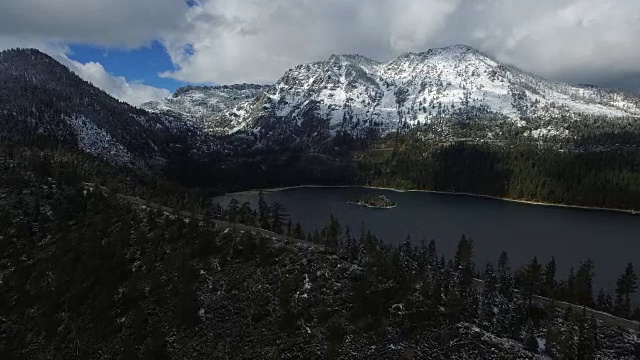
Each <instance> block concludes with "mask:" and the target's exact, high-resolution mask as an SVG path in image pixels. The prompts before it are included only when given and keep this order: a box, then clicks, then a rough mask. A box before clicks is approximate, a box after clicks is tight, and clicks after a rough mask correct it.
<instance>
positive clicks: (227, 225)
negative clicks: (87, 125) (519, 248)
mask: <svg viewBox="0 0 640 360" xmlns="http://www.w3.org/2000/svg"><path fill="white" fill-rule="evenodd" d="M83 185H84V186H85V187H86V188H88V189H91V190H95V189H96V185H95V184H91V183H83ZM99 188H100V189H101V190H102V191H107V190H108V189H106V188H104V187H101V186H100V187H99ZM115 196H116V197H117V198H118V199H121V200H123V201H126V202H128V203H131V204H135V205H138V206H146V207H149V208H151V209H156V210H160V211H163V212H165V213H167V214H171V215H177V216H180V217H182V218H184V219H194V218H195V219H198V220H201V221H208V222H211V223H213V224H215V225H216V226H218V227H220V228H223V229H231V230H234V231H240V232H242V231H245V232H253V233H257V234H261V235H264V236H267V237H271V238H273V239H278V240H281V241H283V242H296V243H298V244H301V245H305V246H311V247H314V248H317V249H324V246H323V245H320V244H316V243H312V242H309V241H306V240H303V239H295V238H292V237H290V236H286V235H282V234H277V233H275V232H273V231H269V230H264V229H261V228H258V227H254V226H248V225H244V224H238V223H233V222H230V221H224V220H218V219H213V218H210V217H205V216H203V215H201V214H194V213H192V212H189V211H184V210H176V209H174V208H171V207H168V206H164V205H161V204H157V203H154V202H150V201H147V200H144V199H141V198H139V197H135V196H129V195H124V194H119V193H116V194H115ZM474 286H475V287H478V288H483V287H484V281H483V280H480V279H474ZM532 303H534V304H536V305H538V306H541V307H546V306H553V307H557V308H560V309H571V310H572V311H573V312H575V313H584V314H585V315H586V316H593V317H594V318H595V319H596V320H598V321H601V322H602V323H603V324H605V325H607V326H614V327H621V328H623V329H627V330H634V331H639V330H640V323H639V322H637V321H634V320H629V319H624V318H620V317H617V316H614V315H611V314H608V313H604V312H601V311H597V310H593V309H590V308H588V307H585V306H583V305H576V304H570V303H566V302H562V301H558V300H554V299H550V298H545V297H542V296H537V295H536V296H533V297H532Z"/></svg>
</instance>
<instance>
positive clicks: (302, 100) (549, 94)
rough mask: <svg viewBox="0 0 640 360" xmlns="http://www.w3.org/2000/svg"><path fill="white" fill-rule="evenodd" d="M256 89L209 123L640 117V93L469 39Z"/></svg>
mask: <svg viewBox="0 0 640 360" xmlns="http://www.w3.org/2000/svg"><path fill="white" fill-rule="evenodd" d="M203 89H205V88H203ZM252 95H255V96H248V97H246V98H244V99H242V100H240V101H238V102H237V103H235V104H234V105H235V106H233V107H231V108H230V109H226V110H223V113H222V114H221V113H207V114H206V116H203V118H205V119H216V120H217V119H220V118H226V119H233V120H232V121H231V123H232V124H233V126H226V127H222V128H216V125H215V124H213V123H209V124H208V125H204V126H203V128H205V129H207V131H212V132H218V133H220V132H221V133H233V132H236V131H239V130H243V129H244V130H252V129H259V128H260V127H261V125H260V123H261V122H264V121H265V118H268V122H273V121H274V120H277V119H280V120H281V121H284V122H285V123H286V122H288V123H289V124H291V126H296V125H297V124H299V123H300V122H301V121H302V120H303V119H302V117H303V116H302V114H306V115H305V116H309V115H310V114H312V115H313V116H314V117H317V118H319V119H325V120H327V121H328V124H326V125H327V126H328V127H329V129H330V132H331V133H333V134H335V133H336V132H338V131H347V132H350V133H355V134H358V133H360V132H362V131H367V128H375V129H377V130H378V131H379V132H380V133H382V134H384V133H388V132H390V131H393V130H397V129H399V128H407V127H411V126H414V125H418V124H424V123H430V122H432V121H434V120H435V119H441V118H450V119H453V121H470V120H472V119H479V118H483V117H491V116H493V117H504V118H507V119H509V120H511V121H513V122H514V123H516V124H519V123H520V124H525V123H526V122H527V119H530V118H542V119H544V120H546V121H549V120H551V119H559V118H563V117H564V118H568V119H577V118H579V117H581V116H584V115H588V116H605V117H614V118H615V117H629V116H630V117H639V116H640V95H638V94H634V93H630V92H625V91H619V90H611V89H604V88H594V87H588V86H579V85H571V84H568V83H563V82H554V81H548V80H545V79H544V78H542V77H540V76H538V75H535V74H532V73H528V72H525V71H522V70H520V69H518V68H517V67H515V66H513V65H506V64H502V63H500V62H498V61H497V60H496V59H495V58H493V57H491V56H489V55H487V54H485V53H483V52H480V51H478V50H476V49H474V48H472V47H470V46H468V45H463V44H457V45H452V46H448V47H442V48H433V49H428V50H426V51H422V52H417V53H414V52H407V53H404V54H401V55H400V56H398V57H396V58H394V59H392V60H389V61H387V62H378V61H376V60H372V59H369V58H367V57H365V56H362V55H359V54H333V55H331V56H330V57H329V58H328V59H326V60H321V61H314V62H310V63H307V64H300V65H297V66H295V67H293V68H291V69H289V70H287V71H286V72H285V73H284V74H283V76H282V77H281V78H280V79H279V80H278V81H277V82H276V83H275V84H274V85H273V86H266V87H265V88H264V91H257V92H256V93H255V94H252ZM172 96H175V94H174V95H172ZM178 97H180V96H178ZM149 110H152V111H153V109H149ZM205 122H206V120H205ZM285 123H283V126H285V125H286V124H285ZM558 130H559V132H560V133H562V129H558Z"/></svg>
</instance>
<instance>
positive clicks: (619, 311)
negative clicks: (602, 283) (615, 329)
mask: <svg viewBox="0 0 640 360" xmlns="http://www.w3.org/2000/svg"><path fill="white" fill-rule="evenodd" d="M637 280H638V279H637V276H636V274H635V271H634V270H633V264H632V263H629V264H628V265H627V268H626V269H625V271H624V273H623V274H622V275H621V276H620V278H619V279H618V282H617V284H616V302H615V313H616V315H618V316H621V317H629V316H630V315H631V294H633V293H635V292H636V290H637V288H638V285H637Z"/></svg>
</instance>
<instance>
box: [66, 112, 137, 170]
mask: <svg viewBox="0 0 640 360" xmlns="http://www.w3.org/2000/svg"><path fill="white" fill-rule="evenodd" d="M68 122H69V124H70V125H71V127H72V128H73V131H74V133H75V135H76V138H77V140H78V146H79V147H80V148H81V149H82V150H84V151H86V152H88V153H90V154H94V155H99V156H103V157H106V158H107V159H109V160H111V161H113V162H114V163H116V164H119V165H122V164H127V163H130V162H131V160H132V158H133V156H132V155H131V153H130V152H129V151H128V150H127V149H126V148H125V147H124V146H122V145H121V144H119V143H118V142H117V141H115V140H114V139H113V138H112V137H111V135H109V134H108V133H107V132H106V131H104V130H103V129H101V128H99V127H98V126H97V125H96V124H94V123H93V122H92V121H91V120H89V119H87V118H85V117H84V116H74V117H71V118H69V119H68Z"/></svg>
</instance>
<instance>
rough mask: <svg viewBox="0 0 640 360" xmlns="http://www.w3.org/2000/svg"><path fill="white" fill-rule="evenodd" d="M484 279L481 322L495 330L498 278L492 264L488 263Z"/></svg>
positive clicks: (487, 327) (490, 329)
mask: <svg viewBox="0 0 640 360" xmlns="http://www.w3.org/2000/svg"><path fill="white" fill-rule="evenodd" d="M483 279H484V287H483V289H482V300H481V301H482V302H481V307H480V324H482V325H483V326H484V327H485V329H487V330H488V331H490V332H494V331H495V324H496V315H497V314H496V308H497V307H498V278H497V276H496V273H495V270H494V268H493V265H492V264H487V266H486V268H485V270H484V276H483Z"/></svg>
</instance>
